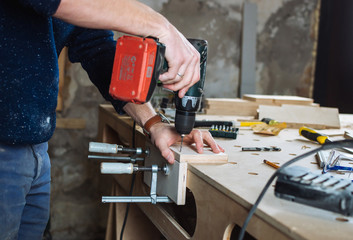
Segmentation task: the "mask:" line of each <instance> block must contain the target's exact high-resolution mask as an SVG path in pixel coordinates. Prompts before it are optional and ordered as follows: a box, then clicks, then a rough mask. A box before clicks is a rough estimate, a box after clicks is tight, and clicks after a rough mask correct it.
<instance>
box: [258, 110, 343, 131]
mask: <svg viewBox="0 0 353 240" xmlns="http://www.w3.org/2000/svg"><path fill="white" fill-rule="evenodd" d="M262 118H272V119H275V120H277V121H279V122H286V123H287V126H288V127H292V128H297V127H302V126H303V125H305V126H307V127H313V128H316V129H324V128H340V120H339V113H338V109H337V108H327V107H312V106H301V105H282V106H281V107H279V106H267V105H260V106H259V119H262Z"/></svg>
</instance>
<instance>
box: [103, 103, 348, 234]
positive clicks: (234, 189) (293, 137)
mask: <svg viewBox="0 0 353 240" xmlns="http://www.w3.org/2000/svg"><path fill="white" fill-rule="evenodd" d="M220 117H222V116H220ZM340 119H341V129H334V130H323V131H322V132H324V133H332V134H336V133H343V132H344V130H348V131H352V129H353V115H340ZM233 120H234V119H233ZM337 139H343V137H340V138H339V137H337ZM98 140H99V141H102V142H108V143H117V144H124V145H126V146H131V145H132V121H131V119H130V118H129V117H125V116H118V115H117V114H116V113H115V112H114V109H113V108H112V107H111V106H109V105H101V106H100V108H99V139H98ZM146 141H148V138H146V136H144V135H143V133H142V131H141V129H139V128H137V130H136V136H135V143H136V146H138V147H144V146H145V144H146ZM217 142H218V143H219V144H220V145H221V146H222V147H223V148H224V149H225V151H226V153H228V155H229V159H228V163H227V164H189V165H188V171H187V183H186V185H187V188H188V194H187V200H186V205H185V206H176V205H175V204H157V205H152V204H149V203H138V204H132V205H131V208H130V213H129V217H128V221H127V225H126V228H125V232H124V239H125V240H127V239H163V238H161V236H162V235H163V236H164V237H165V238H166V239H175V240H182V239H197V240H204V239H211V240H212V239H236V238H235V236H236V234H237V232H238V231H239V228H240V227H241V226H242V225H243V222H244V220H245V218H246V216H247V214H248V210H249V209H250V208H251V206H252V205H253V203H254V202H255V201H256V199H257V197H258V195H259V193H260V191H261V190H262V188H263V187H264V185H265V183H266V182H267V180H268V179H269V178H270V176H271V175H272V174H273V173H274V171H275V169H274V168H272V167H271V166H269V165H266V164H264V163H263V160H264V159H266V160H269V161H272V162H277V164H278V165H280V166H281V165H282V164H283V163H285V162H287V161H289V160H290V159H292V158H294V157H295V156H299V155H300V154H302V153H305V152H307V151H310V150H313V149H315V148H318V147H319V145H318V144H316V143H313V142H310V141H308V140H306V139H304V138H303V137H301V136H299V134H298V129H284V130H282V131H281V132H280V133H279V135H278V136H264V135H257V134H254V133H253V132H252V130H251V129H250V128H249V129H246V128H245V129H243V128H241V129H240V131H239V134H238V137H237V139H236V140H233V139H231V140H230V139H217ZM269 146H276V147H280V148H281V149H282V150H281V151H280V152H242V151H241V147H269ZM296 164H297V165H301V166H305V167H308V168H310V169H313V170H317V169H319V168H318V165H317V163H316V161H315V157H314V156H311V157H308V158H305V159H303V160H301V161H299V162H298V163H296ZM296 164H295V165H296ZM340 176H341V177H342V178H347V177H348V174H347V175H340ZM113 179H114V182H115V185H114V188H113V191H112V195H123V196H126V195H128V193H129V189H130V184H131V175H115V176H114V177H113ZM274 184H275V183H274V182H273V185H272V187H271V188H270V189H269V190H268V191H267V193H266V194H265V197H264V199H263V200H262V202H261V203H260V205H259V206H258V209H257V210H256V212H255V214H254V216H253V218H252V219H251V221H250V223H249V225H248V227H247V235H246V238H248V239H252V237H253V238H256V239H352V236H353V218H351V217H345V216H343V215H340V214H336V213H333V212H329V211H325V210H321V209H318V208H313V207H310V206H306V205H302V204H298V203H293V202H290V201H287V200H283V199H279V198H276V197H275V196H274ZM148 194H149V189H148V187H147V186H146V185H145V184H144V183H143V177H142V174H137V176H136V182H135V187H134V192H133V195H148ZM125 207H126V204H125V203H118V204H111V205H110V211H109V217H108V226H107V235H106V239H118V238H119V237H118V236H119V235H120V229H121V226H122V222H123V218H124V214H125Z"/></svg>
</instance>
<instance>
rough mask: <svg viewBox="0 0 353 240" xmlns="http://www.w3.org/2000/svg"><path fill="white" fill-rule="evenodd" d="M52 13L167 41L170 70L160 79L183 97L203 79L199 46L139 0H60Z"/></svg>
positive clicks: (76, 21)
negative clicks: (196, 47) (196, 46)
mask: <svg viewBox="0 0 353 240" xmlns="http://www.w3.org/2000/svg"><path fill="white" fill-rule="evenodd" d="M53 16H54V17H57V18H60V19H62V20H64V21H66V22H69V23H71V24H74V25H77V26H81V27H86V28H96V29H110V30H116V31H121V32H125V33H129V34H133V35H139V36H145V37H147V36H153V37H156V38H158V39H159V40H160V42H162V43H164V44H165V45H166V58H167V61H168V65H169V70H168V72H166V73H164V74H162V75H161V76H160V80H161V81H162V82H163V84H164V86H165V87H166V88H169V89H170V90H173V91H176V90H180V91H179V96H180V97H183V96H184V94H185V93H186V91H187V90H188V88H189V87H191V86H192V85H194V84H195V83H196V82H197V81H198V80H199V79H200V66H199V65H200V55H199V53H198V52H197V50H196V49H195V48H194V47H193V46H192V45H191V44H190V43H189V41H188V40H187V39H186V38H185V37H184V36H183V35H182V34H181V33H180V32H179V31H178V30H177V29H176V28H175V27H174V26H173V25H172V24H170V22H169V21H168V20H167V19H166V18H165V17H163V16H162V15H161V14H159V13H157V12H156V11H154V10H152V9H151V8H150V7H148V6H146V5H144V4H142V3H140V2H138V1H135V0H99V1H90V0H61V2H60V4H59V7H58V9H57V11H56V13H55V14H54V15H53ZM178 74H179V75H178ZM180 75H182V76H183V77H181V76H180Z"/></svg>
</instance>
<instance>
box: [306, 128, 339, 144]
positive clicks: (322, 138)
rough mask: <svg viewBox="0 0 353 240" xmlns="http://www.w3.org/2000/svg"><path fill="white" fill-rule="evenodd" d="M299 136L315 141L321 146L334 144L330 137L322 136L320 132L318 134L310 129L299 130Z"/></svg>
mask: <svg viewBox="0 0 353 240" xmlns="http://www.w3.org/2000/svg"><path fill="white" fill-rule="evenodd" d="M299 134H300V135H301V136H303V137H305V138H307V139H309V140H311V141H315V142H318V143H320V144H325V143H329V142H332V141H331V140H330V139H329V138H328V136H326V135H324V134H320V133H318V132H316V131H315V130H314V129H312V128H308V127H301V128H300V129H299Z"/></svg>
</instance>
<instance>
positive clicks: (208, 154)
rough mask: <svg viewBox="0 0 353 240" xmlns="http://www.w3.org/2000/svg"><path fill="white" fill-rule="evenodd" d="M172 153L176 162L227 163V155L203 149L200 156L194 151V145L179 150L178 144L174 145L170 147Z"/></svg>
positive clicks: (207, 148) (206, 148) (184, 146)
mask: <svg viewBox="0 0 353 240" xmlns="http://www.w3.org/2000/svg"><path fill="white" fill-rule="evenodd" d="M170 148H171V150H172V151H173V152H174V157H175V159H176V161H178V162H180V163H183V162H187V163H212V164H224V163H227V162H228V154H226V153H217V154H216V153H214V152H212V150H211V148H209V147H204V149H203V153H202V154H200V153H198V152H197V151H196V146H195V145H191V146H190V145H185V144H183V148H182V150H181V152H180V151H179V150H180V143H177V144H174V145H173V146H171V147H170Z"/></svg>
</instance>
